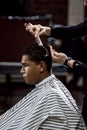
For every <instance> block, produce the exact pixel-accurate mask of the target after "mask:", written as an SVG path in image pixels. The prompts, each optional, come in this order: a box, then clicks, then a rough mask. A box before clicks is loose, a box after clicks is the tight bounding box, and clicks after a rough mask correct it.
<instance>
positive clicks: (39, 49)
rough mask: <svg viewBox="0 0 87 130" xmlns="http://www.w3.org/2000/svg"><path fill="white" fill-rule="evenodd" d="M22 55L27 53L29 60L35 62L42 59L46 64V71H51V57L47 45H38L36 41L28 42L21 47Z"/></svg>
mask: <svg viewBox="0 0 87 130" xmlns="http://www.w3.org/2000/svg"><path fill="white" fill-rule="evenodd" d="M22 55H28V56H29V60H31V61H34V62H36V63H39V62H41V61H44V62H45V64H46V65H47V70H48V72H50V71H51V67H52V57H51V52H50V47H49V46H48V45H44V46H39V45H38V44H37V43H33V44H30V45H28V46H27V47H25V48H24V49H23V51H22Z"/></svg>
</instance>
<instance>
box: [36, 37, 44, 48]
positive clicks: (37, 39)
mask: <svg viewBox="0 0 87 130" xmlns="http://www.w3.org/2000/svg"><path fill="white" fill-rule="evenodd" d="M36 42H37V43H38V45H39V46H43V43H42V41H41V39H40V37H39V36H37V37H36Z"/></svg>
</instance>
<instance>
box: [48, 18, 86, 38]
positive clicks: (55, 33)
mask: <svg viewBox="0 0 87 130" xmlns="http://www.w3.org/2000/svg"><path fill="white" fill-rule="evenodd" d="M85 35H87V19H85V20H84V21H83V22H81V23H79V24H76V25H73V26H59V27H55V28H51V35H50V37H54V38H58V39H67V38H68V39H69V38H70V39H71V38H78V37H81V36H85Z"/></svg>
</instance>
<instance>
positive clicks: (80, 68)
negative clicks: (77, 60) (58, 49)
mask: <svg viewBox="0 0 87 130" xmlns="http://www.w3.org/2000/svg"><path fill="white" fill-rule="evenodd" d="M73 70H74V71H75V72H77V73H78V74H80V75H82V76H87V64H78V65H77V64H75V65H74V66H73Z"/></svg>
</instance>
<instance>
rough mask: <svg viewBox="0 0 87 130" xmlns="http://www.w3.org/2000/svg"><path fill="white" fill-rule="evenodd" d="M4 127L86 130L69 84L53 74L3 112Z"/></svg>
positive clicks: (0, 118)
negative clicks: (68, 87) (66, 84)
mask: <svg viewBox="0 0 87 130" xmlns="http://www.w3.org/2000/svg"><path fill="white" fill-rule="evenodd" d="M0 130H86V127H85V124H84V121H83V119H82V116H81V114H80V112H79V110H78V108H77V106H76V103H75V100H74V99H73V98H72V96H71V94H70V92H69V91H68V90H67V88H66V87H65V86H64V85H63V84H62V83H61V81H59V80H58V79H57V78H56V77H55V76H54V75H53V74H52V75H50V76H49V77H47V78H46V79H44V80H43V81H41V82H40V83H38V84H36V87H35V88H34V89H33V90H32V91H31V92H30V93H28V94H27V95H26V96H25V97H24V98H23V99H22V100H20V101H19V102H18V103H17V104H16V105H15V106H13V107H12V108H11V109H9V110H8V111H7V112H5V113H4V114H3V115H1V116H0Z"/></svg>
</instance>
